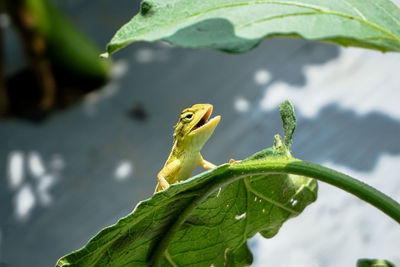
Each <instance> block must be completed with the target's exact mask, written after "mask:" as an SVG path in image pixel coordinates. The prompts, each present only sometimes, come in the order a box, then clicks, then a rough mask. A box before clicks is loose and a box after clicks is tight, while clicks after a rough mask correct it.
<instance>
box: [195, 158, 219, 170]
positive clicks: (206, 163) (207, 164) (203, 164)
mask: <svg viewBox="0 0 400 267" xmlns="http://www.w3.org/2000/svg"><path fill="white" fill-rule="evenodd" d="M199 165H200V166H201V167H203V168H204V169H206V170H211V169H214V168H215V167H217V166H216V165H215V164H213V163H211V162H209V161H207V160H205V159H204V158H203V156H202V155H200V161H199Z"/></svg>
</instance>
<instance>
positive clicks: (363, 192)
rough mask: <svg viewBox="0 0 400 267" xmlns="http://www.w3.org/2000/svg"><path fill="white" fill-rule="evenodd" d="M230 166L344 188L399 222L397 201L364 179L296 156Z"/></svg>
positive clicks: (248, 171)
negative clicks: (303, 178)
mask: <svg viewBox="0 0 400 267" xmlns="http://www.w3.org/2000/svg"><path fill="white" fill-rule="evenodd" d="M230 168H231V169H232V170H235V171H238V172H241V173H243V174H247V175H248V174H250V175H254V174H255V173H258V174H268V173H271V170H273V171H274V172H275V173H288V174H297V175H302V176H307V177H310V178H314V179H316V180H319V181H322V182H325V183H328V184H331V185H333V186H336V187H338V188H340V189H343V190H344V191H347V192H348V193H350V194H352V195H354V196H356V197H358V198H360V199H362V200H364V201H365V202H367V203H369V204H371V205H373V206H374V207H376V208H378V209H379V210H381V211H382V212H384V213H386V214H387V215H388V216H390V217H391V218H392V219H394V220H395V221H396V222H398V223H400V204H399V203H398V202H396V201H395V200H393V199H392V198H390V197H389V196H387V195H385V194H383V193H382V192H380V191H378V190H376V189H375V188H373V187H371V186H369V185H367V184H366V183H364V182H361V181H359V180H357V179H355V178H353V177H350V176H348V175H346V174H343V173H340V172H337V171H335V170H332V169H329V168H326V167H323V166H321V165H318V164H314V163H310V162H306V161H302V160H298V159H278V160H265V161H262V162H257V161H252V162H249V163H245V164H243V165H242V166H240V164H238V165H236V166H235V165H232V166H231V167H230ZM247 175H246V176H247Z"/></svg>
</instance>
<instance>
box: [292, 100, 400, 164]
mask: <svg viewBox="0 0 400 267" xmlns="http://www.w3.org/2000/svg"><path fill="white" fill-rule="evenodd" d="M399 136H400V122H399V121H397V120H395V119H393V118H391V117H389V116H386V115H384V114H382V113H379V112H371V113H368V114H367V115H362V116H360V115H358V114H357V113H356V112H354V111H351V110H344V109H343V108H340V107H339V106H338V105H329V106H326V107H325V108H323V109H322V110H321V112H320V113H319V114H318V116H317V117H316V118H313V119H304V118H300V119H299V123H298V127H297V131H296V133H295V136H294V145H293V151H301V155H298V156H300V157H301V158H302V159H308V160H311V161H318V162H323V161H332V162H334V163H337V164H341V165H344V166H347V167H350V168H353V169H356V170H359V171H370V170H372V169H374V167H375V165H376V163H377V162H378V160H379V158H380V156H382V155H384V154H390V155H397V154H400V143H399V142H398V137H399ZM296 140H297V141H296Z"/></svg>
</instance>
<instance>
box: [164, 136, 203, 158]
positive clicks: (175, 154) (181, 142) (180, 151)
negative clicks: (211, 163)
mask: <svg viewBox="0 0 400 267" xmlns="http://www.w3.org/2000/svg"><path fill="white" fill-rule="evenodd" d="M200 150H201V146H198V145H197V144H196V142H195V141H194V140H193V139H192V138H190V139H180V138H176V139H175V140H174V144H173V146H172V151H171V155H170V158H173V159H181V158H187V157H190V156H191V155H194V154H197V153H200Z"/></svg>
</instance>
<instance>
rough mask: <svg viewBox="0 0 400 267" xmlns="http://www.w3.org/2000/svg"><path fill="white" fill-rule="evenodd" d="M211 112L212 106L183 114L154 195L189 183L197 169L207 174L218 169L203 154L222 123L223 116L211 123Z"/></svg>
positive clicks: (195, 106) (197, 108) (197, 105)
mask: <svg viewBox="0 0 400 267" xmlns="http://www.w3.org/2000/svg"><path fill="white" fill-rule="evenodd" d="M212 110H213V106H212V105H211V104H196V105H193V106H192V107H190V108H186V109H184V110H183V111H182V112H181V115H180V117H179V120H178V123H177V124H176V125H175V126H174V128H175V131H174V135H173V137H174V142H173V146H172V150H171V152H170V154H169V157H168V159H167V161H166V162H165V164H164V167H163V168H162V169H161V171H160V172H159V173H158V175H157V180H158V183H157V187H156V189H155V192H154V193H157V192H159V191H162V190H165V189H167V188H168V187H169V186H170V185H171V184H174V183H177V182H182V181H184V180H186V179H188V178H189V177H190V175H191V174H192V172H193V170H194V169H195V167H196V166H197V165H200V166H201V167H203V168H204V169H206V170H210V169H213V168H215V167H216V166H215V165H214V164H213V163H211V162H209V161H207V160H205V159H204V158H203V157H202V155H201V153H200V150H201V149H202V148H203V146H204V145H205V143H206V142H207V140H208V139H209V138H210V137H211V135H212V133H213V132H214V130H215V128H216V127H217V125H218V123H219V122H220V120H221V116H215V117H214V118H212V119H210V120H209V118H210V116H211V113H212Z"/></svg>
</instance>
